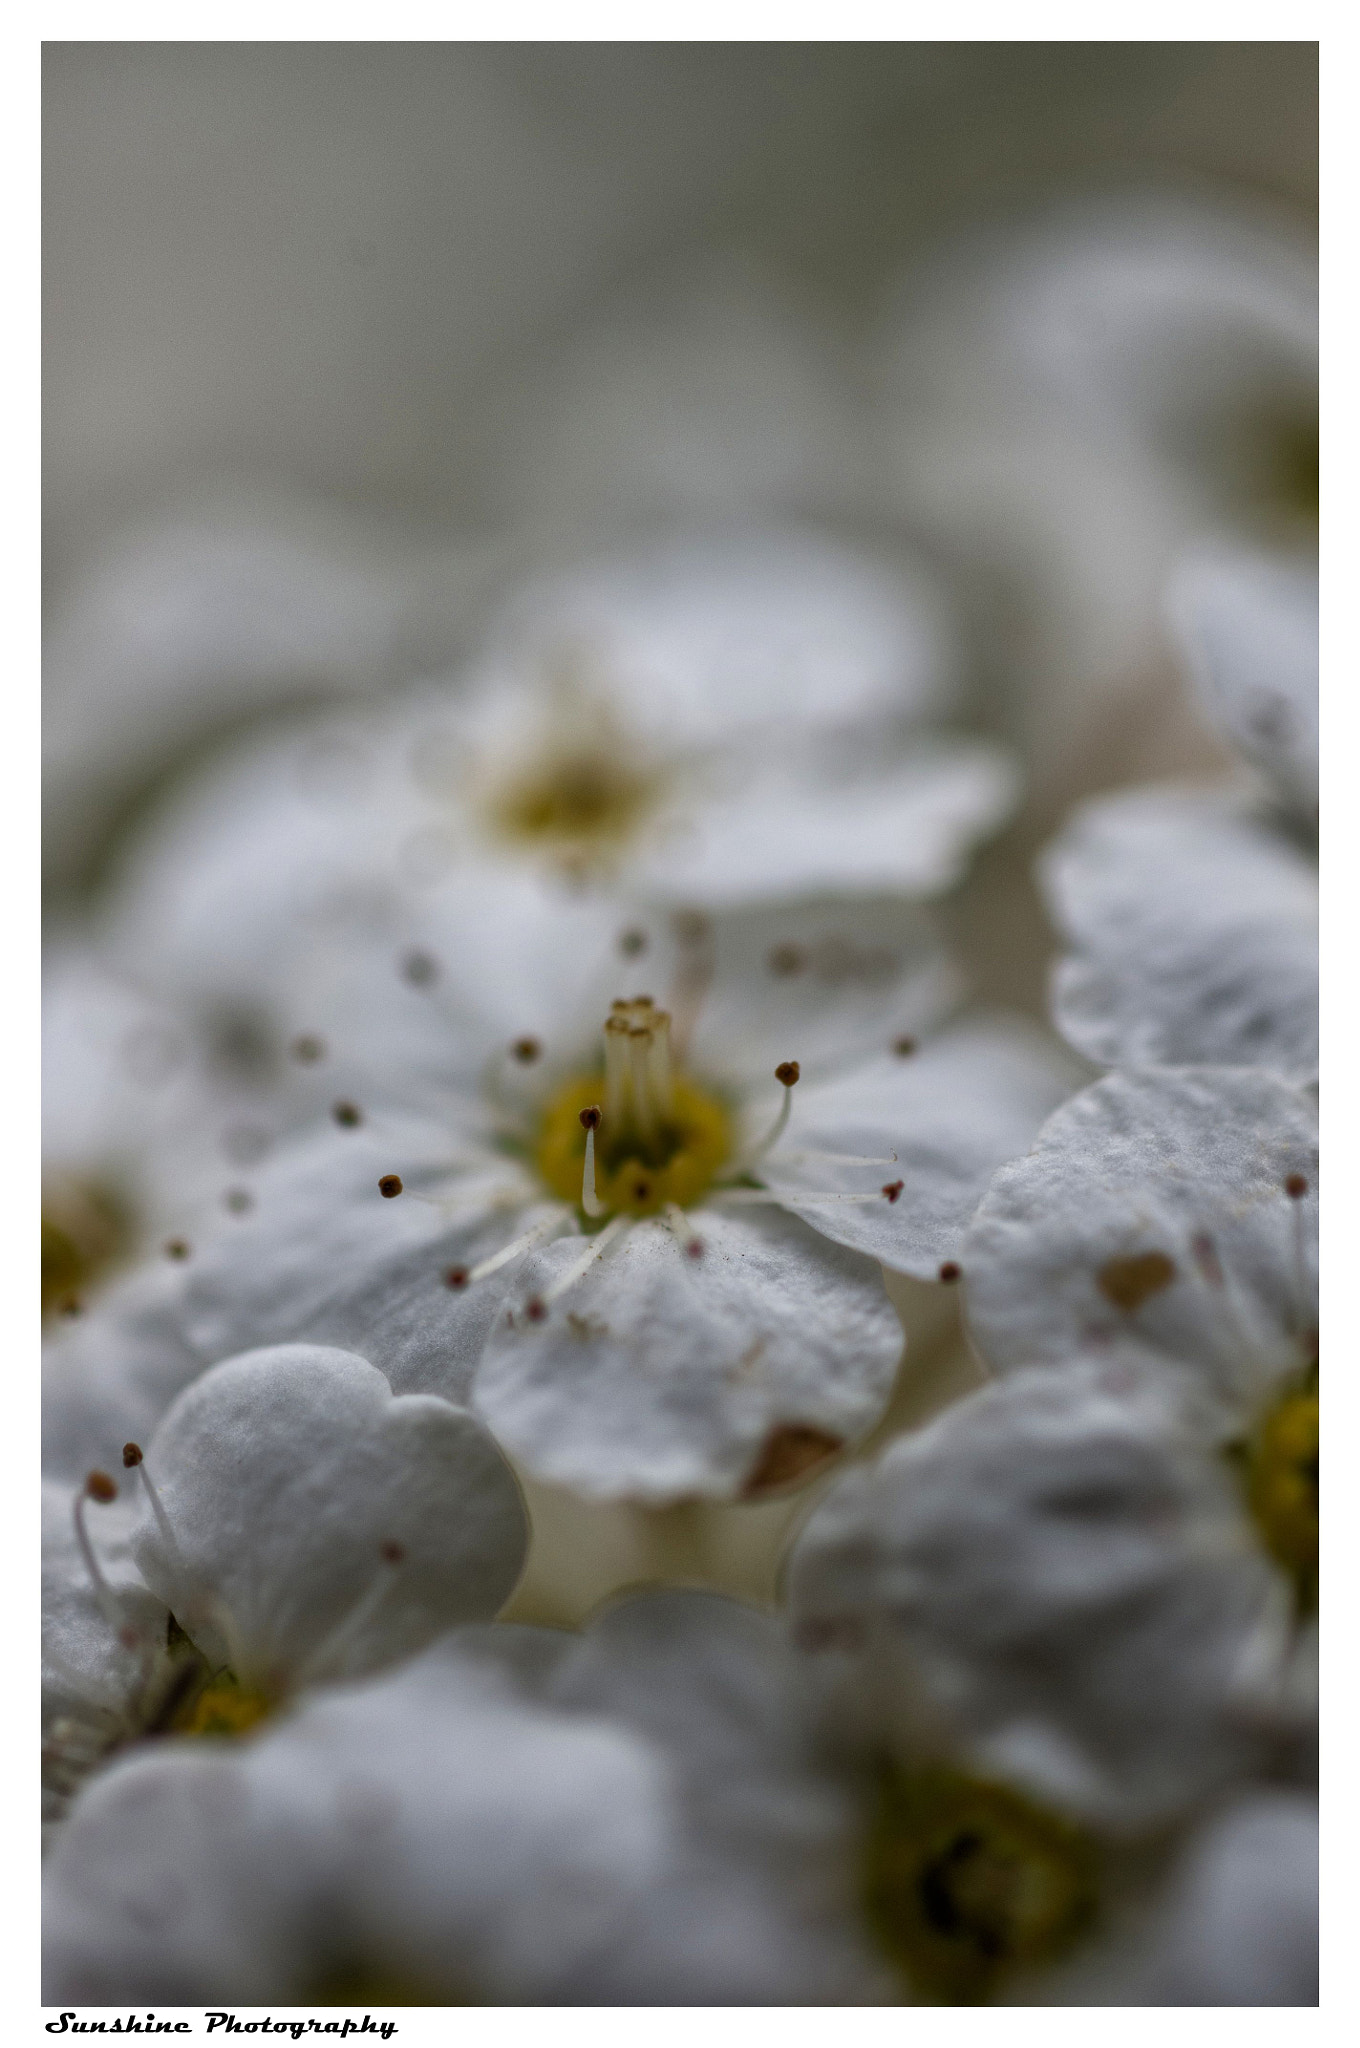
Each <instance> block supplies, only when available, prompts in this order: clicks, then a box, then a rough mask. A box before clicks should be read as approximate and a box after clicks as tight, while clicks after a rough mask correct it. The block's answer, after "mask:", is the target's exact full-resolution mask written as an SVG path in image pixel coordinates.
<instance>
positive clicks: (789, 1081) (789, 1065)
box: [774, 1060, 803, 1088]
mask: <svg viewBox="0 0 1360 2048" xmlns="http://www.w3.org/2000/svg"><path fill="white" fill-rule="evenodd" d="M802 1071H803V1070H802V1068H801V1067H800V1066H799V1064H798V1062H797V1060H781V1061H780V1062H779V1065H778V1066H777V1067H776V1068H775V1070H774V1077H775V1080H776V1081H779V1082H781V1083H782V1084H783V1086H784V1087H785V1088H792V1086H793V1084H794V1082H795V1081H796V1080H797V1079H798V1076H799V1075H800V1074H801V1073H802Z"/></svg>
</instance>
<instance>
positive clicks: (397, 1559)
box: [378, 1536, 406, 1564]
mask: <svg viewBox="0 0 1360 2048" xmlns="http://www.w3.org/2000/svg"><path fill="white" fill-rule="evenodd" d="M378 1555H379V1557H380V1558H381V1559H382V1561H383V1563H384V1564H405V1562H406V1545H405V1544H404V1543H396V1542H394V1541H393V1539H392V1538H391V1537H390V1536H389V1537H388V1538H387V1541H386V1542H385V1543H380V1544H379V1545H378Z"/></svg>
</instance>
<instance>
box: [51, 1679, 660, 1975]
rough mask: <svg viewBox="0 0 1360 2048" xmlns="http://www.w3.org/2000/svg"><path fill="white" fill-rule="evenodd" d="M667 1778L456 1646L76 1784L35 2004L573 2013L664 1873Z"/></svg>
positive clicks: (590, 1723)
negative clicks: (251, 1725)
mask: <svg viewBox="0 0 1360 2048" xmlns="http://www.w3.org/2000/svg"><path fill="white" fill-rule="evenodd" d="M671 1832H672V1809H671V1790H670V1786H669V1784H668V1781H667V1773H666V1771H665V1769H664V1765H663V1764H662V1763H661V1761H660V1760H659V1759H658V1758H656V1757H655V1756H654V1755H653V1754H651V1753H649V1751H648V1749H647V1748H646V1746H645V1745H643V1744H642V1743H640V1742H639V1741H638V1740H637V1739H636V1737H634V1736H632V1735H631V1734H630V1733H629V1732H628V1731H627V1730H626V1729H624V1728H620V1727H618V1726H616V1725H610V1724H609V1723H607V1722H605V1721H603V1720H602V1719H601V1718H599V1717H594V1716H587V1715H583V1714H573V1715H567V1714H563V1713H560V1712H554V1711H552V1710H551V1709H549V1708H547V1707H545V1706H542V1705H539V1704H537V1703H536V1702H534V1701H533V1700H532V1699H529V1698H525V1697H524V1696H523V1695H522V1694H521V1693H520V1692H519V1689H518V1688H516V1687H515V1686H513V1685H512V1684H511V1683H510V1682H509V1681H508V1680H507V1679H506V1678H500V1677H498V1676H497V1674H496V1672H495V1670H494V1669H493V1668H491V1667H490V1666H488V1665H487V1663H486V1662H485V1661H482V1660H470V1659H468V1658H466V1657H464V1656H461V1655H460V1654H459V1652H458V1649H457V1647H456V1639H454V1642H453V1643H451V1644H449V1645H447V1646H446V1645H440V1646H438V1647H437V1648H435V1649H433V1650H431V1651H428V1652H426V1654H425V1655H423V1656H422V1657H420V1658H418V1659H416V1660H415V1661H413V1662H411V1663H408V1664H406V1665H405V1666H404V1667H403V1668H402V1669H401V1670H400V1671H397V1672H394V1673H390V1674H387V1675H385V1676H383V1677H382V1678H380V1679H378V1680H376V1681H372V1682H369V1683H368V1684H365V1685H360V1686H355V1687H342V1688H337V1689H333V1690H331V1691H330V1692H328V1694H327V1695H326V1696H325V1697H324V1698H323V1697H315V1698H313V1699H311V1700H310V1701H308V1702H306V1703H304V1704H303V1705H302V1706H301V1707H300V1709H299V1710H298V1711H296V1712H295V1713H294V1714H293V1715H292V1716H291V1717H290V1719H289V1720H288V1721H287V1722H286V1723H284V1724H281V1725H279V1726H278V1727H277V1728H274V1727H269V1728H266V1729H265V1730H263V1731H262V1732H261V1734H260V1735H259V1736H257V1737H255V1738H254V1739H252V1740H250V1741H249V1742H248V1743H245V1744H242V1745H239V1746H233V1747H232V1748H231V1749H230V1750H229V1751H226V1752H223V1751H221V1750H215V1749H213V1748H211V1747H210V1746H209V1745H207V1744H193V1745H190V1744H174V1745H171V1744H163V1745H161V1746H159V1747H158V1749H157V1750H156V1751H155V1752H154V1753H150V1754H145V1755H141V1756H135V1757H130V1758H128V1759H127V1760H125V1761H120V1762H119V1763H117V1764H115V1765H114V1766H113V1767H112V1768H111V1769H110V1770H109V1771H108V1772H106V1773H105V1774H104V1775H103V1777H102V1778H101V1779H99V1780H98V1781H97V1782H96V1783H94V1784H93V1785H92V1786H91V1787H90V1788H89V1789H88V1791H87V1792H86V1794H85V1796H84V1798H83V1799H82V1800H81V1801H80V1802H79V1804H78V1805H77V1807H76V1808H75V1811H74V1812H73V1814H72V1816H71V1818H70V1820H69V1821H68V1823H67V1825H66V1828H65V1829H64V1831H63V1833H62V1836H61V1837H60V1839H59V1840H58V1842H57V1843H56V1846H55V1848H54V1850H53V1853H52V1856H51V1859H50V1861H49V1865H48V1870H47V1884H46V1900H45V1910H44V1925H45V1938H46V1946H45V1964H44V1969H45V1980H46V1993H47V1995H49V1996H51V1997H53V1998H57V1999H67V1998H70V1999H78V2000H79V2001H81V2002H82V2003H84V2002H86V2001H93V2002H96V2003H103V2002H104V2001H105V2000H113V2001H115V2002H117V2001H121V2000H122V1999H124V1998H126V1997H130V1996H134V1995H135V1997H136V1998H137V1999H139V2000H140V1999H143V1998H146V1999H152V1998H154V1999H156V2000H157V2001H159V2002H162V2003H176V2004H178V2003H190V2004H192V2003H195V2002H198V2001H200V2000H206V1999H211V1998H223V1999H226V1998H230V1999H232V2000H234V2001H236V2002H238V2003H240V2002H250V2003H261V2004H262V2003H265V2002H266V2001H270V2000H278V1999H284V2000H288V2001H290V2002H294V2003H302V2004H309V2005H316V2004H320V2003H334V2004H355V2003H357V2004H373V2003H379V2004H382V2005H392V2004H469V2003H483V2002H486V2001H488V2000H493V2001H498V2002H502V2003H509V2004H518V2003H534V2002H541V2003H555V2002H562V2003H571V2002H574V2001H573V1985H574V1983H575V1981H576V1980H577V1978H578V1976H579V1975H580V1974H581V1973H583V1971H588V1966H589V1963H590V1960H591V1958H592V1957H593V1955H594V1954H595V1953H596V1952H597V1951H598V1950H599V1949H601V1948H603V1947H606V1946H607V1944H608V1943H609V1941H610V1939H611V1937H612V1936H613V1934H614V1931H615V1929H616V1927H617V1926H618V1924H619V1923H620V1922H622V1921H625V1920H626V1918H627V1916H628V1914H629V1913H630V1911H631V1910H632V1907H633V1903H634V1901H635V1900H636V1898H637V1896H638V1894H639V1892H642V1891H645V1889H646V1888H647V1887H648V1886H649V1885H650V1884H652V1883H653V1882H655V1881H656V1879H657V1877H658V1874H659V1873H660V1871H661V1870H662V1869H663V1868H664V1865H665V1861H666V1857H667V1854H668V1850H669V1846H670V1835H671Z"/></svg>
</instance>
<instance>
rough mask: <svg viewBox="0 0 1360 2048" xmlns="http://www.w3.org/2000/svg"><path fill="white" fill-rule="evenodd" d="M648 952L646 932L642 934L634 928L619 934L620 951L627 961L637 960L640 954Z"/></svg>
mask: <svg viewBox="0 0 1360 2048" xmlns="http://www.w3.org/2000/svg"><path fill="white" fill-rule="evenodd" d="M646 950H647V934H646V932H640V931H638V930H637V929H636V927H633V928H632V929H630V930H629V931H626V932H620V933H619V951H620V952H621V953H622V955H623V957H624V959H625V960H636V958H637V956H638V954H639V953H645V952H646Z"/></svg>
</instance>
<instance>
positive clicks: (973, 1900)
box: [863, 1766, 1096, 2005]
mask: <svg viewBox="0 0 1360 2048" xmlns="http://www.w3.org/2000/svg"><path fill="white" fill-rule="evenodd" d="M863 1875H864V1894H863V1895H864V1903H865V1909H866V1912H867V1915H868V1919H869V1924H870V1926H871V1928H872V1929H873V1932H874V1934H875V1935H876V1937H877V1939H878V1940H879V1942H880V1944H881V1945H882V1947H883V1948H884V1949H885V1951H886V1952H887V1954H888V1955H889V1956H890V1957H891V1959H892V1960H893V1962H894V1963H895V1964H896V1965H897V1967H898V1968H899V1969H900V1970H901V1971H902V1972H903V1973H904V1975H905V1976H906V1977H907V1979H908V1980H909V1982H910V1984H911V1987H912V1989H913V1991H914V1992H915V1993H916V1994H917V1995H918V1996H919V1997H924V1998H926V1999H929V2000H931V2001H932V2002H934V2003H936V2004H943V2005H977V2004H981V2003H983V2002H984V2001H985V2000H987V1999H988V1998H990V1997H991V1996H992V1995H993V1993H994V1992H995V1991H996V1989H997V1987H998V1985H999V1984H1000V1983H1001V1981H1002V1980H1003V1978H1005V1977H1006V1976H1008V1975H1010V1974H1011V1973H1013V1972H1015V1971H1017V1970H1022V1969H1026V1968H1034V1967H1036V1966H1037V1965H1040V1964H1043V1963H1047V1962H1050V1961H1052V1960H1054V1959H1055V1958H1056V1957H1057V1956H1059V1955H1060V1954H1061V1953H1062V1951H1063V1950H1064V1949H1065V1948H1067V1947H1068V1945H1069V1944H1070V1943H1071V1941H1072V1940H1073V1939H1074V1938H1075V1936H1076V1935H1077V1934H1078V1933H1079V1932H1080V1930H1081V1928H1082V1926H1083V1925H1084V1924H1085V1922H1086V1921H1087V1920H1088V1919H1089V1918H1090V1915H1091V1913H1092V1911H1093V1910H1094V1907H1095V1892H1096V1856H1095V1849H1094V1845H1093V1844H1092V1842H1091V1841H1090V1839H1089V1837H1087V1836H1086V1835H1085V1834H1084V1833H1083V1832H1082V1831H1081V1830H1080V1829H1078V1828H1076V1827H1074V1826H1073V1825H1072V1824H1071V1823H1070V1822H1068V1821H1066V1820H1064V1819H1062V1818H1061V1817H1059V1816H1058V1815H1056V1814H1052V1813H1048V1812H1045V1811H1044V1809H1043V1808H1042V1807H1039V1806H1036V1805H1033V1804H1032V1803H1031V1802H1030V1801H1029V1800H1027V1799H1024V1798H1022V1797H1021V1796H1020V1795H1019V1794H1018V1793H1016V1792H1012V1791H1010V1790H1009V1789H1007V1788H1006V1787H1004V1786H1000V1785H990V1784H986V1783H983V1782H982V1781H980V1780H978V1779H974V1778H970V1777H967V1776H965V1775H964V1774H963V1773H961V1772H957V1771H952V1770H949V1769H947V1768H945V1767H943V1766H939V1767H935V1766H932V1767H927V1768H923V1769H921V1770H916V1771H907V1772H902V1771H896V1770H890V1771H888V1772H887V1773H886V1774H885V1776H884V1778H883V1781H882V1783H881V1786H880V1791H879V1798H878V1804H877V1809H876V1812H875V1814H874V1818H873V1821H872V1824H871V1826H870V1829H869V1832H868V1836H867V1838H866V1842H865V1856H864V1872H863Z"/></svg>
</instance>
